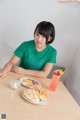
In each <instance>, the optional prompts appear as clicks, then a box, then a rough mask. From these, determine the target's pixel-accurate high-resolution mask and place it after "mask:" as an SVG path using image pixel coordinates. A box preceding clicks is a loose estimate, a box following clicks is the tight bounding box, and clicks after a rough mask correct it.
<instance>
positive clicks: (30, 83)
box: [19, 77, 41, 88]
mask: <svg viewBox="0 0 80 120" xmlns="http://www.w3.org/2000/svg"><path fill="white" fill-rule="evenodd" d="M19 81H20V83H21V84H22V85H24V86H25V87H28V88H33V87H34V86H38V87H39V88H40V87H41V83H40V82H39V81H37V80H35V79H32V78H27V77H22V78H20V79H19Z"/></svg>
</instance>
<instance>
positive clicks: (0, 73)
mask: <svg viewBox="0 0 80 120" xmlns="http://www.w3.org/2000/svg"><path fill="white" fill-rule="evenodd" d="M6 74H7V73H6V72H3V70H1V71H0V80H1V79H3V78H5V77H6Z"/></svg>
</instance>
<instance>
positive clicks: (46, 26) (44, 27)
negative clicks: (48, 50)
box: [34, 21, 55, 44]
mask: <svg viewBox="0 0 80 120" xmlns="http://www.w3.org/2000/svg"><path fill="white" fill-rule="evenodd" d="M36 32H37V33H39V34H41V35H44V36H45V38H46V44H50V43H52V42H53V41H54V38H55V27H54V25H53V24H52V23H51V22H47V21H42V22H40V23H39V24H38V25H37V26H36V28H35V31H34V34H35V33H36ZM49 37H51V40H50V41H48V38H49Z"/></svg>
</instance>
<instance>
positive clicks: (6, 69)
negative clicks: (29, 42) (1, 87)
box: [0, 55, 20, 79]
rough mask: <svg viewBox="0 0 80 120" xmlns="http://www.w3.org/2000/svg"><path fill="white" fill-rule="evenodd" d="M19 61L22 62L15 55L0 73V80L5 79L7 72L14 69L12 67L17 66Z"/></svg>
mask: <svg viewBox="0 0 80 120" xmlns="http://www.w3.org/2000/svg"><path fill="white" fill-rule="evenodd" d="M19 61H20V58H18V57H17V56H15V55H14V56H13V57H12V58H11V59H10V61H9V62H8V63H7V64H5V66H4V67H3V69H2V70H1V71H0V79H1V78H3V77H5V76H6V74H7V72H9V71H10V70H11V69H12V67H13V66H14V65H16V64H17V63H18V62H19Z"/></svg>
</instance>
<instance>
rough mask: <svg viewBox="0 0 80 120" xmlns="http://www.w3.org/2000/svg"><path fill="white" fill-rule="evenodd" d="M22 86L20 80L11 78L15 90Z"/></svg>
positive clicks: (11, 84)
mask: <svg viewBox="0 0 80 120" xmlns="http://www.w3.org/2000/svg"><path fill="white" fill-rule="evenodd" d="M19 86H20V82H19V80H11V82H10V87H11V88H12V89H14V90H17V89H18V88H19Z"/></svg>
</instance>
